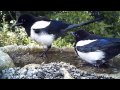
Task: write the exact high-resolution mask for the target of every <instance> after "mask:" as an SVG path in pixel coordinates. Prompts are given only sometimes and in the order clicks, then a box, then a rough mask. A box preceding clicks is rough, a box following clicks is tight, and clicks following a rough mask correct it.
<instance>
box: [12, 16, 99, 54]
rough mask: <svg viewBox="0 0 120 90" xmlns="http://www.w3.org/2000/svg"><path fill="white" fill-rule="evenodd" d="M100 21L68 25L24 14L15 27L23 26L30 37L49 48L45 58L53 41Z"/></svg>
mask: <svg viewBox="0 0 120 90" xmlns="http://www.w3.org/2000/svg"><path fill="white" fill-rule="evenodd" d="M99 20H100V19H96V20H91V21H88V22H85V23H81V24H67V23H64V22H62V21H56V20H50V19H48V18H46V17H42V16H41V17H35V16H33V15H30V14H23V15H21V16H20V17H19V18H18V20H17V21H16V23H15V24H14V25H13V26H23V27H24V28H25V31H26V33H27V35H28V36H29V37H31V38H32V39H33V40H35V41H36V42H38V43H41V44H43V45H45V46H47V50H46V51H45V52H43V53H42V54H41V56H43V55H44V54H46V52H47V51H48V50H49V49H50V48H51V45H52V43H53V41H54V40H56V39H57V38H59V37H61V36H62V35H65V33H66V32H67V31H68V30H69V29H71V28H75V27H78V26H82V25H86V24H89V23H92V22H95V21H99Z"/></svg>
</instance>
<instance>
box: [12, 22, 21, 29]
mask: <svg viewBox="0 0 120 90" xmlns="http://www.w3.org/2000/svg"><path fill="white" fill-rule="evenodd" d="M20 25H22V23H14V24H13V25H12V28H13V27H15V26H20Z"/></svg>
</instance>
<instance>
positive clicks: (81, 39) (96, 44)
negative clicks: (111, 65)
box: [72, 30, 120, 67]
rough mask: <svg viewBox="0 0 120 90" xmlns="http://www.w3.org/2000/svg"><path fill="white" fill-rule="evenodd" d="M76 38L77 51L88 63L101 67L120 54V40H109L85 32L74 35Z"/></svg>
mask: <svg viewBox="0 0 120 90" xmlns="http://www.w3.org/2000/svg"><path fill="white" fill-rule="evenodd" d="M72 34H73V35H74V37H75V40H76V43H75V51H76V53H77V54H78V56H79V57H80V58H81V59H82V60H85V61H86V62H88V63H90V64H92V65H94V66H98V67H99V66H100V65H103V64H105V63H107V62H108V61H109V60H110V59H112V58H113V57H115V56H116V55H118V54H119V53H120V38H107V37H101V36H98V35H95V34H90V33H89V32H86V31H85V30H78V31H76V32H73V33H72Z"/></svg>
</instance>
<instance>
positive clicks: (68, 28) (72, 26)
mask: <svg viewBox="0 0 120 90" xmlns="http://www.w3.org/2000/svg"><path fill="white" fill-rule="evenodd" d="M101 20H103V18H102V17H101V18H96V19H94V20H90V21H87V22H82V23H80V24H72V25H69V26H68V27H67V28H66V29H64V32H67V31H68V30H70V29H72V28H77V27H80V26H83V25H88V24H90V23H93V22H96V21H101Z"/></svg>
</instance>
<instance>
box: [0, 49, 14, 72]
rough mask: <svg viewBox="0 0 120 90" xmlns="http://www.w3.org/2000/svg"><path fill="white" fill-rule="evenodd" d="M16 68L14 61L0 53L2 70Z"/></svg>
mask: <svg viewBox="0 0 120 90" xmlns="http://www.w3.org/2000/svg"><path fill="white" fill-rule="evenodd" d="M12 67H15V65H14V63H13V61H12V59H11V58H10V56H9V55H8V54H7V53H4V52H2V51H0V70H3V69H6V68H12Z"/></svg>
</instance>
